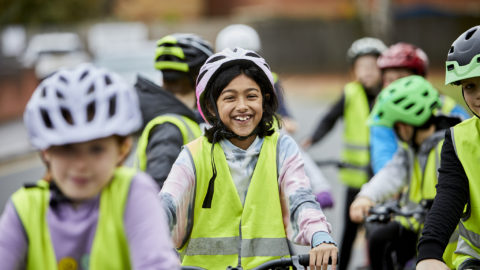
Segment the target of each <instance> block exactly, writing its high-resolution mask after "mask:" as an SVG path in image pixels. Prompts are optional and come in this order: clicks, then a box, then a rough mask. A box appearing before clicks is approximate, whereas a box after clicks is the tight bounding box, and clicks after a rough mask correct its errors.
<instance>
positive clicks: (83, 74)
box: [79, 70, 88, 81]
mask: <svg viewBox="0 0 480 270" xmlns="http://www.w3.org/2000/svg"><path fill="white" fill-rule="evenodd" d="M87 75H88V70H85V71H84V72H83V73H82V75H80V79H79V81H81V80H83V79H84V78H85V77H87Z"/></svg>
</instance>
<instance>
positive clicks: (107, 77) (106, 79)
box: [105, 75, 112, 85]
mask: <svg viewBox="0 0 480 270" xmlns="http://www.w3.org/2000/svg"><path fill="white" fill-rule="evenodd" d="M105 84H106V85H110V84H112V79H110V77H109V76H108V75H106V76H105Z"/></svg>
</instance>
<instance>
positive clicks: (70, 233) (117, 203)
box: [0, 65, 179, 270]
mask: <svg viewBox="0 0 480 270" xmlns="http://www.w3.org/2000/svg"><path fill="white" fill-rule="evenodd" d="M24 120H25V125H26V127H27V130H28V134H29V137H30V141H31V143H32V144H33V146H34V147H36V148H38V149H39V150H40V151H41V156H42V160H43V161H44V162H45V164H46V167H47V170H48V175H49V177H48V178H49V179H43V180H40V181H38V182H37V183H36V184H33V185H27V186H25V187H24V188H22V189H20V190H18V191H17V192H16V193H14V194H13V195H12V198H11V200H10V202H9V203H8V204H7V206H6V208H5V211H4V213H3V215H2V217H1V219H0V232H1V237H0V261H1V262H2V267H1V268H2V269H72V270H76V269H132V268H134V269H146V268H151V269H178V268H179V264H178V259H177V258H176V254H175V252H174V251H173V249H172V243H171V240H170V238H169V235H168V230H167V224H166V222H165V215H164V213H163V211H162V207H161V205H160V203H159V202H158V199H157V198H156V194H157V189H158V188H157V186H156V185H155V183H154V182H153V180H152V179H151V177H149V176H148V175H146V174H144V173H137V172H135V171H134V170H132V169H129V168H126V167H123V166H122V162H123V161H124V160H125V158H126V157H127V155H128V153H129V152H130V149H131V146H132V138H131V137H130V136H129V134H131V133H132V132H134V131H135V130H136V129H137V128H139V127H140V125H141V114H140V110H139V105H138V101H137V96H136V94H135V91H134V90H133V88H131V87H130V86H129V85H127V84H126V83H124V82H123V80H121V79H120V78H119V77H118V76H117V75H116V74H113V73H110V72H107V71H105V70H102V69H98V68H95V67H93V66H91V65H81V66H79V67H77V68H76V69H73V70H60V71H58V72H57V73H56V74H54V75H52V76H51V77H49V78H47V79H46V80H44V81H43V82H42V83H41V84H40V85H39V86H38V88H37V89H36V90H35V92H34V94H33V96H32V98H31V99H30V101H29V103H28V105H27V108H26V110H25V114H24Z"/></svg>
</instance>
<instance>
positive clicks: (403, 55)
mask: <svg viewBox="0 0 480 270" xmlns="http://www.w3.org/2000/svg"><path fill="white" fill-rule="evenodd" d="M377 64H378V67H379V68H380V69H382V70H383V69H386V68H408V69H411V70H412V71H413V72H414V73H415V74H416V75H420V76H425V75H427V69H428V57H427V54H426V53H425V52H424V51H423V50H422V49H420V48H418V47H416V46H414V45H412V44H409V43H403V42H399V43H396V44H393V45H392V46H390V47H389V48H388V49H387V50H386V51H384V52H383V53H382V55H380V57H379V58H378V60H377Z"/></svg>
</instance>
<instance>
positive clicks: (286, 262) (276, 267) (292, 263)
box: [181, 254, 338, 270]
mask: <svg viewBox="0 0 480 270" xmlns="http://www.w3.org/2000/svg"><path fill="white" fill-rule="evenodd" d="M337 261H338V259H337ZM309 263H310V255H309V254H300V255H293V256H291V257H290V258H281V259H276V260H272V261H268V262H265V263H263V264H261V265H259V266H257V267H255V268H253V269H252V270H268V269H272V270H281V269H289V267H293V269H297V270H299V269H306V268H307V267H308V265H309ZM328 264H329V265H331V264H332V259H331V258H330V259H329V260H328ZM181 269H182V270H205V269H204V268H201V267H196V266H182V268H181ZM226 270H243V268H242V267H241V266H237V267H232V266H228V267H227V269H226Z"/></svg>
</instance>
